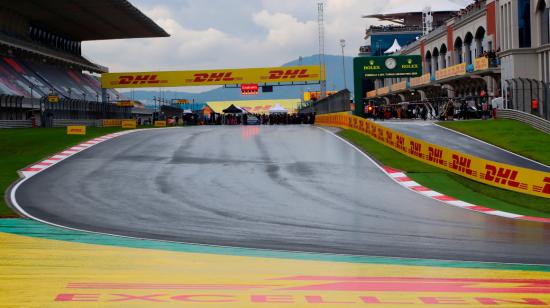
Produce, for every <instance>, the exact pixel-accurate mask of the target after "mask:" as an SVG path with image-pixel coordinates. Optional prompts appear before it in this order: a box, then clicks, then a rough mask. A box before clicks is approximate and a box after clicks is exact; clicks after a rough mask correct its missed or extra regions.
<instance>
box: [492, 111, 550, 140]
mask: <svg viewBox="0 0 550 308" xmlns="http://www.w3.org/2000/svg"><path fill="white" fill-rule="evenodd" d="M497 118H498V119H511V120H516V121H520V122H523V123H525V124H527V125H531V126H532V127H533V128H535V129H538V130H540V131H542V132H545V133H547V134H550V121H548V120H545V119H543V118H541V117H537V116H536V115H532V114H530V113H526V112H523V111H519V110H513V109H498V110H497Z"/></svg>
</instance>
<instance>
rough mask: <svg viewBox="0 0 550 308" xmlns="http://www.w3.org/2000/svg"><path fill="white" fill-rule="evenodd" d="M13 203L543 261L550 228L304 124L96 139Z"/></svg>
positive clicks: (81, 220)
mask: <svg viewBox="0 0 550 308" xmlns="http://www.w3.org/2000/svg"><path fill="white" fill-rule="evenodd" d="M15 196H16V199H17V201H18V203H19V205H20V206H21V207H22V208H24V210H25V211H27V212H28V213H29V214H30V215H32V216H34V217H36V218H39V219H43V220H45V221H48V222H51V223H55V224H60V225H63V226H68V227H73V228H78V229H82V230H89V231H98V232H105V233H110V234H117V235H127V236H135V237H141V238H151V239H163V240H172V241H181V242H191V243H202V244H213V245H225V246H239V247H252V248H267V249H277V250H292V251H309V252H327V253H341V254H357V255H370V256H389V257H415V258H433V259H446V260H472V261H497V262H512V263H530V264H550V224H544V223H537V222H527V221H518V220H512V219H506V218H501V217H496V216H489V215H485V214H482V213H477V212H472V211H467V210H464V209H461V208H456V207H452V206H448V205H445V204H443V203H440V202H438V201H435V200H432V199H429V198H426V197H424V196H421V195H419V194H416V193H414V192H411V191H408V190H407V189H405V188H403V187H401V186H400V185H398V184H396V183H394V182H393V181H392V180H391V179H390V178H389V177H387V176H386V175H385V174H384V173H383V172H381V171H380V170H379V169H378V167H377V166H376V165H375V164H373V163H372V162H371V161H370V160H369V159H367V158H366V157H365V156H364V155H362V154H361V153H359V152H358V151H356V150H355V149H353V148H352V147H351V146H350V145H348V144H346V143H345V142H343V141H341V140H340V139H338V138H337V137H335V136H333V135H331V134H330V133H328V132H326V131H323V130H321V129H319V128H316V127H310V126H277V127H258V126H256V127H252V126H249V127H191V128H175V129H158V130H148V131H143V132H136V133H132V134H128V135H125V136H122V137H119V138H115V139H112V140H109V141H106V142H103V143H101V144H98V145H96V146H94V147H92V148H90V149H88V150H86V151H83V152H82V153H80V154H77V155H75V156H73V157H71V158H69V159H67V160H65V161H63V162H61V163H59V164H56V165H54V166H53V167H51V168H49V169H47V170H45V171H43V172H41V173H39V174H37V175H36V176H34V177H32V178H30V179H29V180H27V181H25V182H24V183H23V184H22V185H21V186H20V187H19V188H18V189H17V191H16V194H15Z"/></svg>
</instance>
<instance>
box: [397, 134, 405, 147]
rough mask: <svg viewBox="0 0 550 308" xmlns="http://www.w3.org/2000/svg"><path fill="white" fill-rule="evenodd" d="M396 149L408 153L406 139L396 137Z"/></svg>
mask: <svg viewBox="0 0 550 308" xmlns="http://www.w3.org/2000/svg"><path fill="white" fill-rule="evenodd" d="M395 139H396V142H395V147H396V148H398V149H399V150H401V151H406V149H405V137H403V136H401V135H395Z"/></svg>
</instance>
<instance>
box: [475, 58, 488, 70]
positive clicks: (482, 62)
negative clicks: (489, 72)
mask: <svg viewBox="0 0 550 308" xmlns="http://www.w3.org/2000/svg"><path fill="white" fill-rule="evenodd" d="M474 69H475V70H476V71H481V70H486V69H489V58H487V57H480V58H476V59H475V60H474Z"/></svg>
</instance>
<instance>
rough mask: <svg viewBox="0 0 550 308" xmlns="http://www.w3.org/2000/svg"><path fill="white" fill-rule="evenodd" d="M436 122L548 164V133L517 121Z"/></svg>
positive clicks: (549, 139) (549, 161)
mask: <svg viewBox="0 0 550 308" xmlns="http://www.w3.org/2000/svg"><path fill="white" fill-rule="evenodd" d="M437 124H439V125H441V126H445V127H447V128H450V129H454V130H456V131H459V132H461V133H464V134H466V135H470V136H472V137H475V138H477V139H480V140H483V141H485V142H488V143H491V144H494V145H496V146H499V147H501V148H503V149H506V150H509V151H511V152H514V153H517V154H520V155H522V156H525V157H528V158H531V159H533V160H536V161H538V162H541V163H543V164H545V165H548V166H550V135H548V134H545V133H543V132H541V131H538V130H536V129H534V128H532V127H531V126H529V125H527V124H524V123H521V122H519V121H514V120H504V119H499V120H489V121H481V120H475V121H454V122H439V123H437Z"/></svg>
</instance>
